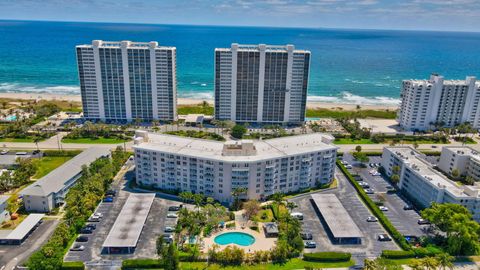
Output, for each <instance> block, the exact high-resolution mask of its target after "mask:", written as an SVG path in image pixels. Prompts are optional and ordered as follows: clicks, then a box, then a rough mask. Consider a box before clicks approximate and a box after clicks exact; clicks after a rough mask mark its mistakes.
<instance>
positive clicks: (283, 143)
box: [133, 131, 338, 162]
mask: <svg viewBox="0 0 480 270" xmlns="http://www.w3.org/2000/svg"><path fill="white" fill-rule="evenodd" d="M142 136H143V137H142ZM333 140H334V138H333V137H332V136H331V135H327V134H320V133H312V134H304V135H297V136H287V137H282V138H276V139H269V140H260V141H252V140H240V141H227V142H219V141H212V140H202V139H194V138H187V137H179V136H173V135H165V134H158V133H147V132H144V131H137V132H136V134H135V145H134V147H133V148H134V149H147V150H152V151H160V152H169V153H176V154H181V155H185V156H192V157H202V158H206V159H214V160H222V161H246V162H248V161H256V160H262V159H269V158H281V157H285V156H290V155H296V154H302V153H310V152H316V151H322V150H334V149H337V148H338V147H336V146H334V145H332V144H331V142H333ZM234 148H236V149H234ZM235 150H238V151H235Z"/></svg>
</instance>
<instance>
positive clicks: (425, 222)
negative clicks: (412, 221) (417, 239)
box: [417, 218, 431, 225]
mask: <svg viewBox="0 0 480 270" xmlns="http://www.w3.org/2000/svg"><path fill="white" fill-rule="evenodd" d="M417 223H418V225H429V224H431V223H430V221H428V220H426V219H423V218H421V219H419V220H418V221H417Z"/></svg>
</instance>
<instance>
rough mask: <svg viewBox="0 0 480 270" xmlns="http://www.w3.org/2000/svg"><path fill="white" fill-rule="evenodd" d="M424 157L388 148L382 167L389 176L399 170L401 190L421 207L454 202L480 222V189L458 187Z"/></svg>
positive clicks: (477, 187)
mask: <svg viewBox="0 0 480 270" xmlns="http://www.w3.org/2000/svg"><path fill="white" fill-rule="evenodd" d="M424 157H425V156H424V155H423V154H422V153H420V152H417V151H416V150H414V149H413V148H411V147H385V148H384V149H383V154H382V166H383V167H384V168H385V171H386V174H387V175H388V176H391V175H393V174H394V167H395V166H398V167H399V168H400V170H399V172H398V173H397V174H398V175H399V177H400V182H399V187H400V190H401V191H402V192H403V193H404V194H406V195H407V196H408V197H409V198H411V199H412V201H414V202H416V203H417V204H418V205H419V206H421V207H429V206H430V205H431V204H432V203H433V202H437V203H455V204H460V205H463V206H465V207H466V208H467V209H468V210H470V212H472V214H473V218H474V219H475V220H476V221H478V222H480V186H479V185H478V184H477V185H475V186H468V185H463V186H459V185H457V184H456V183H455V182H453V181H451V180H449V179H448V178H447V177H446V176H445V175H443V174H442V173H440V172H439V171H437V170H435V169H434V168H433V164H431V163H429V162H428V161H426V160H425V158H424Z"/></svg>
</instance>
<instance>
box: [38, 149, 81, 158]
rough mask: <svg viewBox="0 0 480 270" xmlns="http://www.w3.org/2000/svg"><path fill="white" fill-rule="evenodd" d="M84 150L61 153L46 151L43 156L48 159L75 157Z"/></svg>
mask: <svg viewBox="0 0 480 270" xmlns="http://www.w3.org/2000/svg"><path fill="white" fill-rule="evenodd" d="M81 152H82V150H68V151H59V150H45V151H43V154H44V155H45V156H48V157H74V156H76V155H78V154H80V153H81Z"/></svg>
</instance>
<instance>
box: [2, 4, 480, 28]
mask: <svg viewBox="0 0 480 270" xmlns="http://www.w3.org/2000/svg"><path fill="white" fill-rule="evenodd" d="M0 19H13V20H53V21H92V22H126V23H129V22H132V23H155V24H156V23H159V24H201V25H247V26H250V25H253V26H281V27H328V28H364V29H369V28H373V29H410V30H448V31H480V30H479V29H480V0H398V1H394V0H233V1H225V0H211V1H207V0H204V1H201V0H191V1H187V0H176V1H175V0H171V1H167V0H0Z"/></svg>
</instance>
